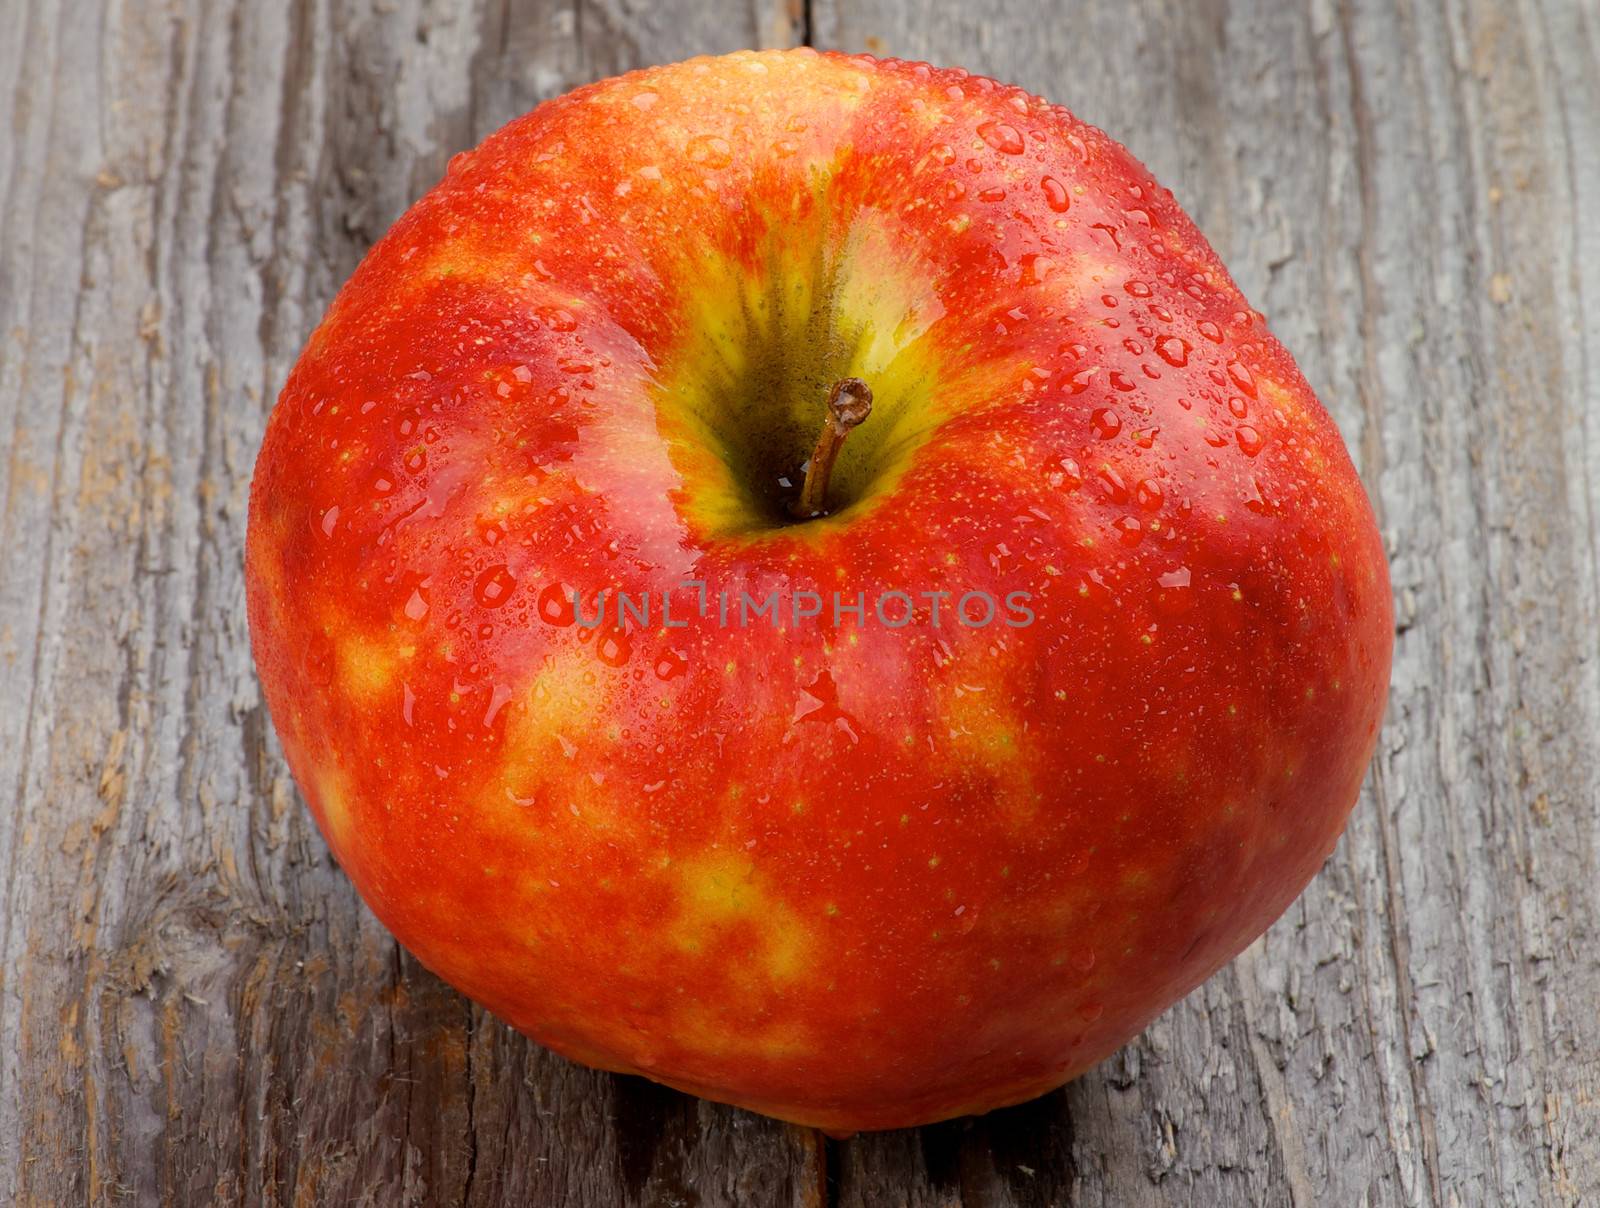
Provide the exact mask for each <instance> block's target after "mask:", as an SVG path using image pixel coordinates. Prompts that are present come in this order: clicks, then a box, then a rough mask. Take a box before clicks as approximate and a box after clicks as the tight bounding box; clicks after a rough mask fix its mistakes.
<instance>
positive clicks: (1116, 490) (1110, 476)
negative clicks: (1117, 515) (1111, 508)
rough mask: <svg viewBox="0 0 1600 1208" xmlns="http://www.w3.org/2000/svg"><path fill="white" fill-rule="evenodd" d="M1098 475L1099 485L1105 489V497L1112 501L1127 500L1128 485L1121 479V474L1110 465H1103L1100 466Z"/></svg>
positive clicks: (1122, 501)
mask: <svg viewBox="0 0 1600 1208" xmlns="http://www.w3.org/2000/svg"><path fill="white" fill-rule="evenodd" d="M1098 477H1099V480H1100V487H1101V489H1102V490H1103V491H1105V494H1106V498H1107V499H1109V500H1111V502H1112V503H1127V502H1128V486H1127V484H1126V483H1125V482H1123V481H1122V475H1121V474H1118V473H1117V472H1116V471H1115V470H1113V469H1112V468H1111V467H1110V466H1104V467H1102V468H1101V470H1100V474H1099V476H1098Z"/></svg>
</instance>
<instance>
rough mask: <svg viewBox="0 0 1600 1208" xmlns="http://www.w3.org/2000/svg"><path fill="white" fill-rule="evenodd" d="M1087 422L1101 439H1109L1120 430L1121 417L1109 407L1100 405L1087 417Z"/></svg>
mask: <svg viewBox="0 0 1600 1208" xmlns="http://www.w3.org/2000/svg"><path fill="white" fill-rule="evenodd" d="M1089 423H1090V424H1091V425H1092V426H1093V428H1094V430H1095V434H1096V435H1097V436H1099V437H1100V439H1101V440H1110V439H1111V438H1112V437H1113V436H1115V435H1116V434H1117V433H1118V432H1121V431H1122V419H1121V417H1120V416H1118V415H1117V413H1116V412H1115V411H1113V410H1112V409H1111V408H1110V407H1101V408H1100V409H1099V410H1098V411H1096V412H1095V413H1094V414H1093V415H1091V416H1090V417H1089Z"/></svg>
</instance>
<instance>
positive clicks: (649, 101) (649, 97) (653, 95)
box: [633, 88, 661, 109]
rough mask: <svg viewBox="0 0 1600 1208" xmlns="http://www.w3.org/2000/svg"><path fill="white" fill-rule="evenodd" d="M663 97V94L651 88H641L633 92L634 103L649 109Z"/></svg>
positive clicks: (640, 107) (641, 107)
mask: <svg viewBox="0 0 1600 1208" xmlns="http://www.w3.org/2000/svg"><path fill="white" fill-rule="evenodd" d="M660 99H661V94H660V93H658V92H655V91H653V90H652V89H649V88H641V89H640V90H639V91H638V92H636V93H634V94H633V104H634V107H635V108H637V109H649V108H651V107H652V106H653V105H655V103H656V102H657V101H659V100H660Z"/></svg>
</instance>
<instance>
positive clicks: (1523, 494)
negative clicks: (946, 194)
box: [815, 0, 1600, 1205]
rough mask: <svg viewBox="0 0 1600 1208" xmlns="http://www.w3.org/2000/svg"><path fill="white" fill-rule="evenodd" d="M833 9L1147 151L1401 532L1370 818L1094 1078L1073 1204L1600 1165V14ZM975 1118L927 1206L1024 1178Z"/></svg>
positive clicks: (1397, 1190)
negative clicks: (1331, 419)
mask: <svg viewBox="0 0 1600 1208" xmlns="http://www.w3.org/2000/svg"><path fill="white" fill-rule="evenodd" d="M815 29H816V31H817V34H818V36H819V38H820V39H822V40H824V41H827V42H830V43H835V44H839V45H842V46H844V47H846V48H849V49H870V50H872V51H874V52H875V53H880V54H897V55H902V56H907V57H919V58H920V57H928V58H933V59H937V60H946V61H955V62H960V63H962V64H963V65H965V66H969V67H971V68H972V69H974V70H978V71H984V72H986V73H992V74H995V75H999V76H1002V77H1006V78H1011V79H1013V80H1015V81H1016V82H1019V83H1022V84H1024V85H1026V86H1028V87H1030V88H1032V89H1034V90H1036V91H1039V92H1042V93H1045V94H1047V95H1049V96H1050V97H1051V98H1052V99H1054V100H1058V101H1061V102H1063V103H1065V104H1067V105H1069V106H1071V107H1073V108H1074V109H1075V110H1076V111H1077V112H1079V113H1080V114H1081V115H1082V116H1084V117H1086V118H1089V119H1090V120H1092V121H1095V122H1097V123H1098V124H1101V125H1103V126H1104V127H1105V128H1107V129H1108V130H1110V131H1111V132H1112V133H1113V134H1115V135H1116V136H1118V137H1119V138H1122V139H1123V140H1125V141H1126V142H1127V143H1129V144H1130V145H1131V146H1132V147H1133V148H1134V149H1135V150H1136V151H1137V152H1138V153H1139V154H1140V155H1141V156H1142V157H1144V158H1145V159H1146V161H1147V162H1148V163H1149V164H1150V165H1151V167H1152V169H1153V170H1154V172H1155V174H1156V176H1157V177H1158V178H1159V179H1161V180H1162V181H1163V182H1165V183H1167V184H1168V185H1169V186H1171V187H1172V188H1174V190H1175V191H1176V192H1177V193H1178V195H1179V197H1180V199H1181V200H1182V201H1183V202H1184V203H1185V205H1186V206H1187V207H1189V208H1190V210H1191V212H1192V213H1193V214H1194V215H1195V217H1196V219H1197V221H1198V222H1199V223H1200V225H1201V227H1202V228H1203V229H1204V230H1205V231H1206V232H1207V234H1208V235H1209V236H1210V238H1211V239H1212V241H1213V242H1214V243H1215V244H1216V246H1217V247H1218V249H1219V251H1220V252H1221V254H1222V256H1223V259H1224V260H1225V261H1226V262H1227V263H1228V264H1229V265H1230V266H1231V267H1232V268H1233V269H1234V271H1235V273H1236V274H1237V277H1238V279H1239V281H1240V284H1241V286H1242V287H1243V289H1244V291H1245V293H1246V295H1247V296H1249V297H1250V298H1251V299H1252V301H1253V302H1255V304H1256V305H1258V306H1260V307H1261V308H1262V309H1264V310H1265V311H1266V312H1267V314H1268V316H1269V318H1270V319H1271V320H1272V321H1273V322H1274V326H1275V328H1276V330H1277V331H1278V332H1279V334H1280V335H1281V336H1282V337H1283V338H1284V340H1285V342H1286V343H1287V344H1288V345H1289V346H1290V348H1291V349H1293V350H1294V351H1295V353H1296V354H1297V355H1298V357H1299V358H1300V361H1301V365H1302V367H1303V368H1304V369H1305V371H1306V373H1307V375H1308V376H1309V378H1310V379H1311V381H1312V383H1313V385H1315V386H1316V387H1317V389H1318V392H1319V393H1320V394H1321V395H1322V397H1323V399H1324V400H1325V401H1326V402H1327V404H1328V405H1329V407H1330V409H1331V410H1332V411H1333V412H1334V415H1335V417H1336V418H1337V419H1338V421H1339V423H1340V425H1341V427H1342V428H1343V430H1344V432H1345V434H1346V437H1347V438H1348V440H1349V442H1350V444H1351V447H1352V449H1353V450H1354V451H1355V453H1356V455H1357V461H1358V464H1359V465H1360V467H1361V469H1362V472H1363V475H1364V477H1365V479H1366V481H1367V483H1368V485H1369V489H1370V490H1371V491H1372V493H1373V495H1374V499H1375V502H1376V504H1377V506H1378V508H1379V511H1380V514H1381V519H1382V523H1383V525H1384V529H1385V533H1386V535H1387V539H1388V542H1389V545H1390V549H1391V552H1392V555H1393V559H1394V577H1395V586H1396V590H1397V593H1398V595H1399V599H1400V604H1401V608H1400V613H1401V622H1400V627H1401V633H1400V635H1399V639H1398V646H1397V649H1396V663H1395V679H1394V689H1393V693H1392V696H1391V705H1390V715H1389V721H1388V726H1387V730H1386V734H1385V738H1384V741H1383V745H1382V749H1381V752H1380V758H1379V760H1378V763H1377V766H1376V768H1375V771H1374V774H1373V776H1372V777H1371V779H1370V781H1369V785H1368V791H1367V794H1366V797H1365V799H1364V800H1363V802H1362V805H1361V807H1360V809H1359V810H1358V812H1357V814H1356V816H1355V819H1354V822H1353V824H1352V826H1351V829H1350V831H1349V834H1348V835H1347V837H1346V839H1345V841H1344V842H1343V843H1342V844H1341V846H1340V848H1339V851H1338V852H1337V853H1336V855H1335V856H1334V858H1333V859H1332V860H1330V862H1329V864H1328V866H1327V868H1326V869H1325V871H1324V872H1323V874H1322V875H1321V877H1319V879H1318V880H1317V882H1316V883H1314V884H1313V886H1312V887H1311V889H1310V890H1309V892H1308V893H1307V895H1306V896H1305V898H1304V899H1303V900H1302V901H1301V902H1300V903H1299V904H1297V905H1296V906H1295V908H1294V909H1293V910H1291V911H1290V913H1289V915H1288V916H1287V917H1286V918H1285V919H1284V920H1283V921H1282V922H1281V923H1279V924H1278V925H1277V926H1276V927H1274V928H1273V929H1272V931H1271V932H1270V934H1269V935H1268V936H1267V937H1266V938H1265V940H1264V941H1263V942H1262V943H1260V944H1258V945H1256V946H1255V947H1253V948H1252V949H1251V950H1250V951H1249V952H1248V953H1247V954H1246V955H1245V956H1244V957H1242V958H1241V959H1240V960H1239V961H1237V962H1235V964H1234V965H1233V967H1232V968H1230V969H1229V970H1228V971H1226V972H1225V973H1224V974H1222V975H1221V976H1219V977H1218V978H1216V979H1214V980H1213V982H1212V983H1211V984H1210V985H1208V986H1206V987H1205V988H1204V989H1203V990H1202V991H1201V992H1200V993H1198V994H1196V995H1194V996H1192V997H1191V998H1190V1000H1189V1001H1187V1002H1185V1003H1184V1004H1182V1005H1181V1006H1179V1007H1178V1008H1176V1009H1175V1010H1173V1011H1171V1012H1169V1013H1168V1015H1167V1016H1166V1017H1165V1018H1163V1019H1162V1020H1161V1021H1160V1022H1158V1023H1157V1025H1156V1026H1155V1027H1153V1028H1152V1029H1151V1030H1150V1031H1149V1033H1148V1034H1147V1035H1146V1036H1145V1037H1144V1039H1143V1040H1141V1041H1140V1042H1139V1043H1138V1044H1136V1045H1134V1046H1132V1047H1130V1049H1129V1050H1127V1051H1126V1052H1125V1053H1124V1054H1123V1055H1122V1056H1120V1057H1119V1058H1118V1059H1116V1060H1114V1061H1113V1062H1111V1063H1109V1064H1108V1066H1107V1067H1105V1068H1104V1069H1102V1070H1101V1071H1099V1072H1098V1073H1097V1074H1094V1075H1091V1076H1090V1077H1088V1078H1085V1079H1083V1080H1081V1081H1080V1082H1079V1083H1077V1084H1076V1085H1074V1086H1072V1087H1070V1088H1068V1089H1067V1090H1066V1091H1065V1092H1064V1093H1063V1094H1062V1096H1061V1097H1060V1100H1059V1103H1060V1113H1061V1119H1059V1120H1057V1121H1053V1122H1051V1127H1053V1128H1054V1129H1055V1130H1056V1133H1057V1135H1064V1136H1067V1137H1070V1145H1069V1146H1068V1155H1069V1156H1068V1157H1067V1158H1066V1160H1065V1162H1064V1163H1062V1166H1063V1168H1064V1173H1065V1175H1066V1176H1067V1177H1070V1179H1071V1180H1072V1183H1071V1190H1070V1194H1066V1195H1063V1196H1062V1198H1063V1199H1070V1200H1071V1202H1075V1203H1082V1204H1118V1205H1127V1204H1155V1203H1167V1202H1194V1203H1205V1204H1262V1203H1290V1202H1293V1203H1302V1204H1306V1203H1337V1204H1356V1203H1377V1204H1389V1203H1452V1202H1457V1203H1464V1204H1478V1203H1490V1204H1494V1203H1505V1204H1536V1203H1537V1204H1543V1203H1577V1202H1579V1200H1580V1199H1583V1200H1585V1201H1587V1200H1589V1199H1594V1198H1596V1196H1600V1012H1597V1011H1596V1009H1595V1004H1596V1003H1597V1002H1600V951H1597V948H1596V940H1595V933H1594V920H1595V918H1596V917H1597V908H1600V852H1597V836H1600V828H1597V824H1600V780H1597V776H1600V770H1597V769H1600V750H1597V746H1600V683H1597V664H1596V659H1595V654H1596V634H1597V632H1600V626H1597V620H1600V606H1597V593H1596V577H1597V573H1600V550H1597V540H1600V530H1597V527H1596V520H1595V517H1596V514H1597V510H1600V473H1597V470H1600V462H1597V461H1596V453H1597V449H1600V435H1597V433H1600V379H1597V378H1596V376H1595V374H1596V372H1597V367H1600V267H1597V266H1600V256H1597V253H1600V233H1597V231H1596V227H1595V224H1594V221H1593V216H1594V215H1595V214H1597V213H1600V86H1597V83H1596V80H1597V70H1596V69H1597V68H1600V57H1597V56H1600V12H1597V10H1596V9H1595V7H1594V6H1593V5H1592V4H1585V3H1581V2H1576V0H1574V2H1560V0H1551V2H1547V3H1543V4H1540V3H1533V2H1528V3H1522V4H1502V3H1498V2H1497V0H1413V2H1402V3H1399V4H1394V3H1379V2H1376V0H1373V2H1368V0H1326V2H1323V0H1313V2H1311V3H1308V4H1295V5H1279V4H1275V3H1268V2H1265V0H1263V2H1261V3H1220V2H1211V3H1198V4H1197V3H1189V2H1187V0H1166V2H1162V3H1151V4H1143V5H1130V4H1126V3H1122V2H1120V0H1088V2H1086V3H1078V4H1073V5H1071V6H1056V5H1053V4H1050V3H1048V2H1047V0H1039V2H1028V3H1012V4H1006V5H961V6H946V5H941V4H935V3H932V2H931V0H865V2H862V3H847V2H844V0H839V2H838V3H834V2H833V0H826V2H825V3H824V4H822V5H820V6H819V9H818V14H817V19H816V21H815ZM1584 215H1588V216H1589V218H1588V220H1587V221H1584ZM958 1148H959V1154H958V1155H957V1156H953V1157H948V1158H946V1159H943V1162H944V1166H943V1171H944V1173H940V1172H939V1171H937V1170H935V1169H933V1168H932V1167H928V1168H927V1169H926V1172H925V1173H924V1174H923V1175H922V1176H921V1177H920V1178H919V1180H918V1182H917V1184H916V1186H917V1187H920V1188H922V1189H923V1190H920V1191H913V1192H910V1193H908V1194H909V1199H910V1202H913V1203H922V1202H926V1203H944V1202H949V1200H950V1199H951V1198H952V1196H953V1194H954V1191H953V1189H955V1188H960V1189H961V1190H963V1191H967V1190H968V1188H969V1182H968V1172H969V1171H976V1172H979V1173H977V1174H976V1175H975V1176H973V1177H976V1178H977V1179H978V1182H977V1183H976V1184H971V1185H970V1186H973V1187H976V1188H986V1187H989V1186H990V1185H991V1184H992V1179H991V1177H990V1176H989V1175H988V1173H987V1171H988V1169H989V1166H988V1163H989V1160H990V1155H991V1154H992V1153H993V1152H994V1137H993V1135H992V1127H991V1126H988V1125H977V1126H973V1129H972V1131H971V1132H970V1134H969V1135H968V1136H967V1137H966V1138H965V1140H964V1141H963V1143H962V1144H961V1145H960V1146H959V1147H958ZM1038 1148H1039V1150H1040V1151H1041V1152H1042V1151H1045V1150H1047V1149H1048V1146H1047V1145H1046V1144H1043V1143H1041V1144H1040V1145H1039V1146H1038ZM845 1149H846V1152H847V1163H848V1164H847V1170H848V1171H849V1174H848V1176H847V1177H846V1178H845V1179H844V1180H843V1182H844V1194H843V1196H842V1200H843V1202H845V1203H860V1204H870V1203H880V1202H885V1196H887V1195H888V1194H889V1191H888V1189H889V1188H892V1187H898V1186H901V1185H902V1182H903V1179H904V1177H905V1172H906V1156H905V1153H904V1142H903V1141H901V1140H899V1139H893V1138H890V1139H882V1140H880V1139H877V1138H869V1139H864V1140H858V1141H854V1142H851V1143H850V1144H849V1145H847V1146H846V1147H845ZM1057 1162H1058V1163H1060V1162H1061V1159H1060V1158H1057ZM1028 1164H1029V1165H1037V1166H1043V1165H1044V1164H1043V1163H1032V1162H1030V1163H1028ZM1044 1168H1045V1169H1049V1167H1048V1166H1045V1167H1044ZM951 1172H957V1173H954V1174H953V1173H951ZM985 1180H989V1182H985ZM897 1198H900V1199H904V1198H906V1196H905V1195H899V1196H898V1197H897ZM966 1198H967V1201H968V1202H982V1203H1007V1202H1019V1203H1027V1202H1055V1201H1056V1193H1055V1192H1054V1191H1053V1190H1051V1191H1045V1190H1043V1189H1037V1190H1030V1191H1027V1192H1026V1193H1025V1191H1024V1190H1022V1189H1010V1190H1004V1191H997V1192H995V1193H994V1194H989V1193H987V1192H985V1193H983V1194H979V1195H978V1196H977V1197H976V1199H974V1197H973V1196H971V1195H968V1196H967V1197H966Z"/></svg>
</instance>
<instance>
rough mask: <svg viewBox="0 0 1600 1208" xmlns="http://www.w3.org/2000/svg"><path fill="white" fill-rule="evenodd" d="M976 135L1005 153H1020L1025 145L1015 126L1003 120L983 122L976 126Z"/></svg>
mask: <svg viewBox="0 0 1600 1208" xmlns="http://www.w3.org/2000/svg"><path fill="white" fill-rule="evenodd" d="M978 137H979V138H981V139H982V140H983V141H984V142H986V143H988V144H989V146H991V147H993V148H994V149H995V150H996V151H1000V152H1003V153H1004V154H1006V155H1021V154H1022V150H1023V147H1024V146H1025V145H1026V144H1024V143H1023V141H1022V135H1021V134H1019V133H1017V128H1016V127H1015V126H1011V125H1007V124H1006V123H1005V122H984V123H983V125H981V126H979V127H978Z"/></svg>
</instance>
